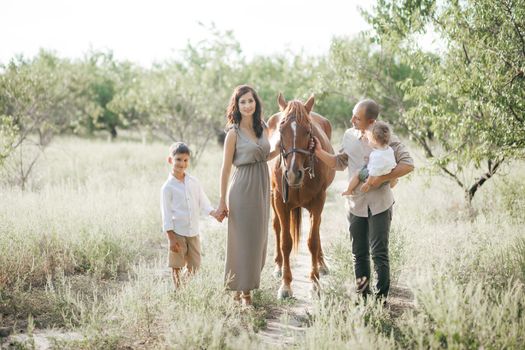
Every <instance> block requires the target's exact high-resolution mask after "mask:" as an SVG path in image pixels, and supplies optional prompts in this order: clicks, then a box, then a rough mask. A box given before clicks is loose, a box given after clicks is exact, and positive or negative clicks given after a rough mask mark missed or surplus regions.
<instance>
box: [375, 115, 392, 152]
mask: <svg viewBox="0 0 525 350" xmlns="http://www.w3.org/2000/svg"><path fill="white" fill-rule="evenodd" d="M391 134H392V131H390V127H389V126H388V124H387V123H385V122H383V121H380V120H378V121H376V122H375V123H374V125H373V126H372V135H374V139H376V141H377V142H378V143H379V144H381V145H383V146H388V145H389V144H390V135H391Z"/></svg>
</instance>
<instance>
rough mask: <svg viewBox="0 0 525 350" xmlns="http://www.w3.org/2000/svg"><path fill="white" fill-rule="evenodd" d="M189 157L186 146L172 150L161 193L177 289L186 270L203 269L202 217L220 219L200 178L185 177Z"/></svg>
mask: <svg viewBox="0 0 525 350" xmlns="http://www.w3.org/2000/svg"><path fill="white" fill-rule="evenodd" d="M190 153H191V152H190V149H189V148H188V146H187V145H186V144H185V143H183V142H176V143H174V144H172V145H171V146H170V150H169V155H168V163H169V164H170V166H171V171H170V174H169V176H168V180H167V181H166V182H165V183H164V185H162V188H161V191H160V207H161V213H162V227H163V231H164V232H166V235H167V237H168V240H169V245H170V247H169V266H170V267H171V268H172V276H173V283H174V284H175V288H177V287H178V286H179V284H180V271H181V269H182V268H183V267H184V266H186V268H187V271H188V273H194V272H195V271H196V270H197V269H198V268H199V267H200V262H201V253H200V250H201V249H200V237H199V213H203V214H208V215H211V216H213V217H215V218H216V219H217V220H219V219H220V217H219V215H217V212H216V211H215V210H214V208H213V207H212V206H211V204H210V200H209V199H208V197H207V196H206V194H205V193H204V190H203V189H202V186H201V184H200V183H199V181H198V180H197V178H195V177H194V176H191V175H189V174H187V173H186V168H187V167H188V165H189V163H190Z"/></svg>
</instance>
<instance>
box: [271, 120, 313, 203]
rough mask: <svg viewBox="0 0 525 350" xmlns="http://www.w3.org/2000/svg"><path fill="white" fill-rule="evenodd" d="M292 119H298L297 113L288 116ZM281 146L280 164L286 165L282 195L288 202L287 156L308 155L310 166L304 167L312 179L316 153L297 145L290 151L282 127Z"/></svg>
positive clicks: (280, 133)
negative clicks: (286, 147) (284, 141)
mask: <svg viewBox="0 0 525 350" xmlns="http://www.w3.org/2000/svg"><path fill="white" fill-rule="evenodd" d="M288 118H289V120H290V121H293V120H296V117H295V115H293V116H290V117H288ZM312 135H313V134H312V123H310V128H309V130H308V136H309V139H312V137H313V136H312ZM308 144H310V142H308ZM279 147H280V149H281V151H280V156H279V166H281V164H284V167H285V171H283V174H282V187H283V188H282V190H283V191H282V197H283V202H284V203H286V202H287V201H288V186H290V184H289V183H288V179H287V178H286V176H285V174H286V167H287V164H286V157H288V156H289V155H290V154H293V153H301V154H304V155H306V156H308V160H309V162H308V163H309V165H310V166H309V167H307V168H304V170H305V171H306V172H308V175H309V176H310V179H313V178H314V177H315V169H314V164H315V159H314V158H315V153H314V152H312V151H309V150H308V149H304V148H296V147H292V148H291V149H289V150H288V151H287V150H286V149H285V148H284V143H283V134H282V132H281V128H279ZM281 162H282V163H281Z"/></svg>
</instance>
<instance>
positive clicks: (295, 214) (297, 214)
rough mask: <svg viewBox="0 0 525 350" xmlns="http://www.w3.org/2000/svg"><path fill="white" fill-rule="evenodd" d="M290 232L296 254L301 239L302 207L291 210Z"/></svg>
mask: <svg viewBox="0 0 525 350" xmlns="http://www.w3.org/2000/svg"><path fill="white" fill-rule="evenodd" d="M291 214H292V215H291V220H290V232H291V233H292V246H293V251H294V253H297V251H298V250H299V240H300V239H301V218H302V215H301V207H298V208H295V209H292V210H291Z"/></svg>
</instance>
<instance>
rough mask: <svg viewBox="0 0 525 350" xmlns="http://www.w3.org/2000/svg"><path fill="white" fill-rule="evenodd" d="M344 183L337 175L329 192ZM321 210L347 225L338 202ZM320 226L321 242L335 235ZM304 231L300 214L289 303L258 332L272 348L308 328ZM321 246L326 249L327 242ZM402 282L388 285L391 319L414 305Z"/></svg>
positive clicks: (338, 189)
mask: <svg viewBox="0 0 525 350" xmlns="http://www.w3.org/2000/svg"><path fill="white" fill-rule="evenodd" d="M339 175H340V174H339ZM346 185H347V181H346V179H345V178H344V177H343V176H339V177H338V178H336V181H334V183H333V184H332V186H331V188H330V190H329V191H335V192H336V193H337V194H339V193H340V192H342V191H343V189H345V188H346ZM325 210H331V211H334V212H337V214H336V216H335V217H336V218H337V219H336V221H337V222H336V223H335V225H336V226H337V227H345V226H346V225H347V224H346V219H345V213H344V212H345V209H344V208H343V207H342V206H341V203H340V202H339V201H337V202H336V203H327V205H326V206H325ZM303 215H306V214H305V211H303ZM325 215H326V214H325ZM324 225H326V223H322V224H321V232H322V237H323V240H324V241H325V242H329V241H331V238H333V236H331V235H334V234H336V233H334V232H337V230H334V229H333V227H330V228H327V227H323V226H324ZM308 230H309V220H308V218H307V217H306V216H303V226H302V232H301V243H300V245H299V251H298V254H295V255H294V254H292V257H291V263H292V273H293V281H292V289H293V293H294V300H293V301H290V303H289V304H286V303H285V305H283V306H282V307H281V308H279V309H278V310H276V312H274V313H273V314H272V315H271V317H270V318H268V319H267V327H266V328H265V329H263V330H261V331H259V333H258V335H259V337H260V338H261V340H262V341H263V342H264V343H265V344H268V345H270V346H271V347H272V348H279V347H281V348H288V347H289V346H290V345H293V344H295V343H297V340H298V339H299V337H302V336H303V335H304V334H305V332H306V331H307V330H308V320H309V319H310V315H312V314H313V307H314V303H315V300H312V298H311V297H310V286H311V283H310V280H309V274H310V268H311V260H310V259H311V258H310V252H309V251H308V246H307V244H306V240H307V237H308ZM270 234H273V232H270ZM348 244H350V241H348ZM325 247H327V248H328V245H326V246H325ZM326 253H327V256H328V257H329V256H330V252H329V250H327V251H326ZM352 279H353V276H348V280H349V281H351V280H352ZM323 281H326V277H325V278H324V279H323V278H321V292H322V288H323V287H322V285H323ZM406 281H407V275H406V274H404V273H402V274H401V276H400V277H399V278H398V280H397V281H393V283H392V285H391V287H390V294H389V297H388V306H387V307H388V311H389V313H390V314H391V316H392V317H393V318H398V317H400V316H401V315H402V314H403V313H404V312H405V311H407V310H409V309H414V308H415V304H414V295H413V293H412V291H411V290H410V288H409V286H408V285H407V283H406ZM349 284H350V283H349Z"/></svg>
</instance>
